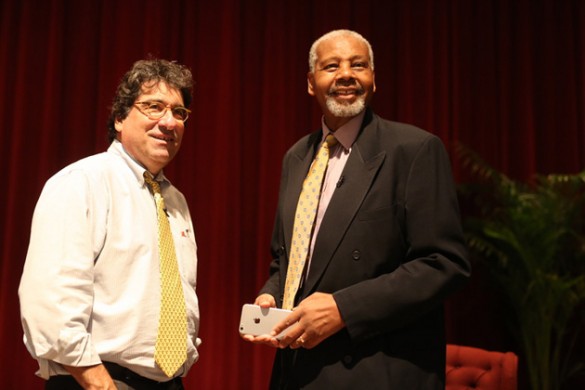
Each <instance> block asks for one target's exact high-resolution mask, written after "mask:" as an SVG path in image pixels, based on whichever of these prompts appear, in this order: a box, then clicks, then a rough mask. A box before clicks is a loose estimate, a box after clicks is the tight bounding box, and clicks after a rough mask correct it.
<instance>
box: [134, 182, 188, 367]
mask: <svg viewBox="0 0 585 390" xmlns="http://www.w3.org/2000/svg"><path fill="white" fill-rule="evenodd" d="M144 181H146V183H147V184H148V185H149V186H150V188H151V189H152V193H153V194H154V200H155V203H156V213H157V216H158V250H159V255H160V290H161V303H160V318H159V323H158V335H157V338H156V345H155V347H154V360H155V362H157V363H158V365H159V366H160V368H161V369H162V370H163V372H164V373H165V374H166V375H167V376H168V377H169V378H170V377H172V376H173V375H174V374H175V373H176V372H177V370H178V369H179V368H180V367H181V366H182V365H183V363H185V360H186V359H187V312H186V309H185V296H184V295H183V286H182V285H181V277H180V275H179V267H178V265H177V256H176V254H175V244H174V242H173V236H172V234H171V225H170V224H169V220H168V218H167V215H166V211H165V203H164V200H163V197H162V194H161V191H160V186H159V184H158V183H157V182H156V181H155V180H153V178H152V176H151V175H150V173H148V172H144Z"/></svg>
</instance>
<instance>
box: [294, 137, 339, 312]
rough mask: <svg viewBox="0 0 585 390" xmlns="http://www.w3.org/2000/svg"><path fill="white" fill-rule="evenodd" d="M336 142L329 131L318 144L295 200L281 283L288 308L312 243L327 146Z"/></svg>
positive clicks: (327, 155) (325, 167)
mask: <svg viewBox="0 0 585 390" xmlns="http://www.w3.org/2000/svg"><path fill="white" fill-rule="evenodd" d="M336 143H337V139H335V137H334V136H333V134H329V135H328V136H327V138H325V142H323V144H322V145H321V148H320V149H319V152H318V153H317V156H316V157H315V159H314V160H313V163H312V165H311V168H309V173H307V177H306V178H305V181H304V182H303V189H302V191H301V196H299V201H298V203H297V209H296V214H295V221H294V225H293V236H292V242H291V250H290V256H289V259H288V269H287V272H286V283H285V285H284V301H283V304H282V307H283V309H288V310H291V309H292V308H293V306H294V301H295V295H296V294H297V290H298V289H299V284H300V282H301V278H302V275H303V270H304V268H305V262H306V260H307V256H308V254H309V246H310V245H311V234H312V232H313V226H314V224H315V215H316V214H317V207H318V206H319V198H320V196H321V187H322V185H323V178H324V177H325V170H326V169H327V163H328V162H329V148H330V147H331V146H333V145H335V144H336Z"/></svg>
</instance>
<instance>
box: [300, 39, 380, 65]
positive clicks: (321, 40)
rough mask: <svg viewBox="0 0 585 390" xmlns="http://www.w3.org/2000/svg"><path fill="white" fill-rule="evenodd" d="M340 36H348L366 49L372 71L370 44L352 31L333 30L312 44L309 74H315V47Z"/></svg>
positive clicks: (372, 61) (372, 55) (372, 53)
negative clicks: (359, 42)
mask: <svg viewBox="0 0 585 390" xmlns="http://www.w3.org/2000/svg"><path fill="white" fill-rule="evenodd" d="M341 36H350V37H353V38H356V39H357V40H359V41H361V42H363V43H364V44H365V45H366V46H367V47H368V53H369V55H370V66H371V67H372V70H374V51H373V50H372V45H370V42H368V40H367V39H366V38H364V37H363V36H362V35H361V34H359V33H357V32H355V31H352V30H333V31H330V32H328V33H327V34H325V35H322V36H321V37H320V38H318V39H317V40H316V41H315V42H313V45H311V50H309V71H310V72H311V73H315V64H316V63H317V47H319V45H320V44H321V43H322V42H323V41H325V40H327V39H330V38H337V37H341Z"/></svg>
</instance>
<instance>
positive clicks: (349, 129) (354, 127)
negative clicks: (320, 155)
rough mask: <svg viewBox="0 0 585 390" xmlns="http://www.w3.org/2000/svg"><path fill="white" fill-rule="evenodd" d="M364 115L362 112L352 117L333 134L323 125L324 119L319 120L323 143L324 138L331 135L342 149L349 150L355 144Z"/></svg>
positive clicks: (364, 112) (364, 111)
mask: <svg viewBox="0 0 585 390" xmlns="http://www.w3.org/2000/svg"><path fill="white" fill-rule="evenodd" d="M365 114H366V110H363V111H362V112H361V113H360V114H358V115H356V116H354V117H353V118H351V119H350V121H349V122H347V123H346V124H345V125H343V126H341V127H340V128H339V129H337V130H336V131H335V132H332V131H331V130H330V129H329V128H328V127H327V125H326V124H325V117H324V116H323V117H322V118H321V128H322V129H323V135H322V137H323V139H322V140H323V141H324V140H325V137H327V135H328V134H329V133H333V134H334V135H335V138H336V139H337V141H338V142H339V143H340V144H341V145H342V146H343V148H344V149H346V150H349V149H351V146H352V145H353V143H354V142H355V140H356V138H357V136H358V133H359V132H360V128H361V126H362V122H363V121H364V116H365Z"/></svg>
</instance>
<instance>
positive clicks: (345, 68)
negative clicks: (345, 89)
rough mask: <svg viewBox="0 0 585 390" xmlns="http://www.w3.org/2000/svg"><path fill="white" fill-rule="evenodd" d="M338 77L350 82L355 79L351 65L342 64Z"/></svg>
mask: <svg viewBox="0 0 585 390" xmlns="http://www.w3.org/2000/svg"><path fill="white" fill-rule="evenodd" d="M337 73H338V76H339V78H342V79H345V80H348V79H351V78H353V68H352V67H351V64H348V63H342V64H340V65H339V72H337Z"/></svg>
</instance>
